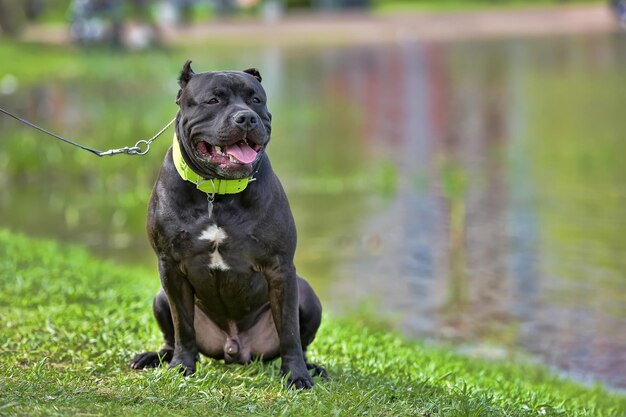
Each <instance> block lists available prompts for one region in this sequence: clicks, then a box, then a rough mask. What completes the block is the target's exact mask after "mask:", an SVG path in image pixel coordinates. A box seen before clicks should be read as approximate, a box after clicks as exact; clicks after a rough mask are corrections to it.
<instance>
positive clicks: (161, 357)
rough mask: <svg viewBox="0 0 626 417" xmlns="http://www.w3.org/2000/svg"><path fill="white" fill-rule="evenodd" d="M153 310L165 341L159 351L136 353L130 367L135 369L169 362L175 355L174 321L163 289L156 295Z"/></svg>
mask: <svg viewBox="0 0 626 417" xmlns="http://www.w3.org/2000/svg"><path fill="white" fill-rule="evenodd" d="M152 311H153V313H154V317H155V318H156V321H157V323H158V324H159V328H160V329H161V331H162V332H163V338H164V341H165V342H164V344H163V347H162V348H161V350H159V351H158V352H143V353H138V354H137V355H135V357H134V358H133V360H132V361H131V362H130V367H131V368H133V369H144V368H154V367H157V366H159V365H160V364H161V363H162V362H169V361H170V360H171V359H172V356H173V355H174V322H173V321H172V312H171V310H170V303H169V301H168V299H167V296H166V295H165V292H164V291H163V290H162V289H161V290H160V291H159V292H158V293H157V295H156V297H154V302H153V304H152Z"/></svg>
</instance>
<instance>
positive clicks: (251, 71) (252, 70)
mask: <svg viewBox="0 0 626 417" xmlns="http://www.w3.org/2000/svg"><path fill="white" fill-rule="evenodd" d="M243 72H245V73H246V74H250V75H252V76H253V77H254V78H256V79H257V81H258V82H261V81H262V80H263V78H261V73H260V72H259V70H258V69H256V68H248V69H247V70H243Z"/></svg>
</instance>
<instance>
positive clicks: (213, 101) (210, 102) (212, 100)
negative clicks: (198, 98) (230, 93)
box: [206, 97, 220, 104]
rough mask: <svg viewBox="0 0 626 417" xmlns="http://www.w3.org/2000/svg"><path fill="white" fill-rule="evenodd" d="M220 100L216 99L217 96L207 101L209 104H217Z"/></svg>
mask: <svg viewBox="0 0 626 417" xmlns="http://www.w3.org/2000/svg"><path fill="white" fill-rule="evenodd" d="M219 102H220V101H219V100H218V99H216V98H215V97H213V98H211V100H209V101H207V102H206V103H207V104H217V103H219Z"/></svg>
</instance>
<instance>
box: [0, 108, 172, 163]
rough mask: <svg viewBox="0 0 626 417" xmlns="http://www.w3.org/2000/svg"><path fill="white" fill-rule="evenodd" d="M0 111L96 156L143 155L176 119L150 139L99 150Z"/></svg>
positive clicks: (1, 109) (1, 110)
mask: <svg viewBox="0 0 626 417" xmlns="http://www.w3.org/2000/svg"><path fill="white" fill-rule="evenodd" d="M0 113H4V114H6V115H7V116H10V117H12V118H14V119H15V120H17V121H18V122H21V123H23V124H25V125H26V126H29V127H32V128H33V129H36V130H39V131H40V132H43V133H45V134H46V135H49V136H52V137H53V138H56V139H58V140H60V141H63V142H65V143H68V144H70V145H73V146H76V147H77V148H80V149H83V150H85V151H87V152H91V153H92V154H94V155H97V156H112V155H118V154H126V155H145V154H147V153H148V151H150V145H152V142H154V140H155V139H156V138H158V137H159V136H161V135H162V134H163V132H165V131H166V130H167V129H168V128H169V127H170V126H171V125H172V123H174V121H175V120H176V119H175V118H174V119H172V120H171V121H170V122H169V123H168V124H167V125H165V127H164V128H163V129H161V130H159V131H158V132H157V134H156V135H154V136H152V137H151V138H150V139H148V140H139V141H137V142H136V143H135V146H125V147H123V148H117V149H109V150H108V151H99V150H97V149H93V148H90V147H88V146H85V145H81V144H80V143H76V142H74V141H71V140H69V139H67V138H64V137H63V136H59V135H55V134H54V133H52V132H49V131H47V130H46V129H44V128H43V127H39V126H37V125H36V124H34V123H31V122H29V121H28V120H25V119H22V118H21V117H18V116H16V115H14V114H12V113H10V112H8V111H7V110H5V109H3V108H2V107H0Z"/></svg>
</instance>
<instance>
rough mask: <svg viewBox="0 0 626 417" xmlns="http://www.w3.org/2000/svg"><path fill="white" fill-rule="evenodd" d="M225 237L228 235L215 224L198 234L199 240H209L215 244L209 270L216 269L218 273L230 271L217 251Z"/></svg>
mask: <svg viewBox="0 0 626 417" xmlns="http://www.w3.org/2000/svg"><path fill="white" fill-rule="evenodd" d="M227 237H228V235H227V234H226V232H225V231H224V229H222V228H220V227H219V226H218V225H216V224H212V225H211V226H209V227H207V228H206V230H204V231H203V232H202V233H201V234H200V237H199V238H198V239H199V240H210V241H212V242H213V243H215V250H214V251H213V252H211V263H210V264H209V268H211V269H216V270H218V271H228V270H229V269H230V266H228V264H227V263H226V262H225V261H224V258H222V255H221V254H220V251H219V246H220V244H222V243H223V242H224V241H225V240H226V238H227Z"/></svg>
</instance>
